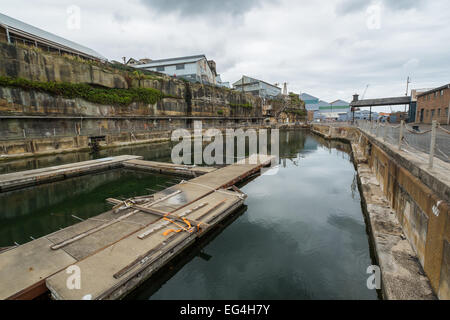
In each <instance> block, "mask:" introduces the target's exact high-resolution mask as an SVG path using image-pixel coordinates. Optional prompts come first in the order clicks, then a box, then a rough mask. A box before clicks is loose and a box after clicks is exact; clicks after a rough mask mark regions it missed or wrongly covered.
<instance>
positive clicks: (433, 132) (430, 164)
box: [428, 120, 437, 169]
mask: <svg viewBox="0 0 450 320" xmlns="http://www.w3.org/2000/svg"><path fill="white" fill-rule="evenodd" d="M436 128H437V121H436V120H433V125H432V126H431V144H430V160H429V162H428V169H432V168H433V160H434V151H435V149H436Z"/></svg>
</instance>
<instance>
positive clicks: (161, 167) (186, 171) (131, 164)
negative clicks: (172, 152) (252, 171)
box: [123, 160, 217, 177]
mask: <svg viewBox="0 0 450 320" xmlns="http://www.w3.org/2000/svg"><path fill="white" fill-rule="evenodd" d="M123 165H124V167H125V168H130V169H140V170H145V171H153V172H157V173H164V174H175V175H181V176H186V177H197V176H201V175H203V174H206V173H210V172H213V171H215V170H217V169H216V168H211V167H197V166H186V165H178V164H173V163H163V162H154V161H144V160H129V161H125V162H124V163H123Z"/></svg>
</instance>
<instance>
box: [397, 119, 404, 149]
mask: <svg viewBox="0 0 450 320" xmlns="http://www.w3.org/2000/svg"><path fill="white" fill-rule="evenodd" d="M404 122H405V121H403V120H402V121H401V122H400V134H399V136H398V150H402V141H403V124H404Z"/></svg>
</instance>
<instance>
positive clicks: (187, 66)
mask: <svg viewBox="0 0 450 320" xmlns="http://www.w3.org/2000/svg"><path fill="white" fill-rule="evenodd" d="M133 67H135V68H137V69H144V70H149V71H156V72H160V73H164V74H167V75H169V76H173V77H180V78H183V79H186V80H189V81H192V82H200V83H204V84H212V85H216V84H217V81H216V77H217V76H218V75H217V72H216V63H215V62H214V61H212V60H210V61H208V59H206V56H205V55H196V56H187V57H178V58H170V59H161V60H152V61H150V62H149V63H144V64H135V65H133Z"/></svg>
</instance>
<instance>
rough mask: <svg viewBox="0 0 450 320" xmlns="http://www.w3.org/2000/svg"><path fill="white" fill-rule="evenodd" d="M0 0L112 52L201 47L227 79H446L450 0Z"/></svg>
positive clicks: (320, 88) (328, 88)
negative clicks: (77, 16) (77, 15)
mask: <svg viewBox="0 0 450 320" xmlns="http://www.w3.org/2000/svg"><path fill="white" fill-rule="evenodd" d="M1 3H2V4H1V7H0V12H2V13H4V14H6V15H9V16H11V17H14V18H16V19H19V20H22V21H24V22H27V23H29V24H32V25H34V26H36V27H39V28H42V29H45V30H47V31H50V32H53V33H55V34H57V35H60V36H63V37H65V38H68V39H70V40H73V41H75V42H78V43H80V44H83V45H85V46H88V47H90V48H92V49H94V50H96V51H98V52H99V53H101V54H102V55H104V56H106V57H107V58H108V59H114V60H121V57H123V56H125V57H127V58H128V57H134V58H144V57H148V58H151V59H161V58H170V57H176V56H187V55H195V54H205V55H206V56H207V58H208V59H213V60H215V61H216V63H217V71H218V72H219V73H220V74H221V76H222V79H223V81H230V82H234V81H236V80H238V79H239V78H240V77H241V76H242V75H243V74H245V75H249V76H252V77H256V78H260V79H262V80H265V81H267V82H270V83H283V82H287V83H288V89H289V91H294V92H297V93H299V92H307V93H309V94H312V95H314V96H317V97H319V98H321V99H323V100H326V101H328V102H330V101H333V100H336V99H343V100H346V101H350V100H351V98H352V94H353V93H355V92H358V93H360V94H362V93H363V91H364V89H365V87H366V85H367V84H370V86H369V89H368V90H367V94H366V98H376V97H385V96H400V95H404V94H405V91H406V78H407V76H408V75H409V76H411V79H412V83H411V87H412V88H431V87H436V86H440V85H444V84H446V83H449V82H450V23H449V21H450V1H448V0H433V1H426V0H416V1H414V0H379V1H364V0H329V1H313V0H310V1H303V0H302V1H297V0H228V1H227V0H220V1H215V0H127V1H124V0H120V1H119V0H108V1H96V0H79V1H76V0H72V1H66V0H36V1H29V0H27V1H26V0H14V1H5V0H1ZM325 3H326V4H325ZM73 6H76V7H75V9H74V7H73ZM77 8H79V10H80V19H79V21H80V24H79V28H78V24H77V23H76V22H77V21H78V20H77V18H76V16H74V13H75V14H76V12H77V10H78V9H77Z"/></svg>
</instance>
